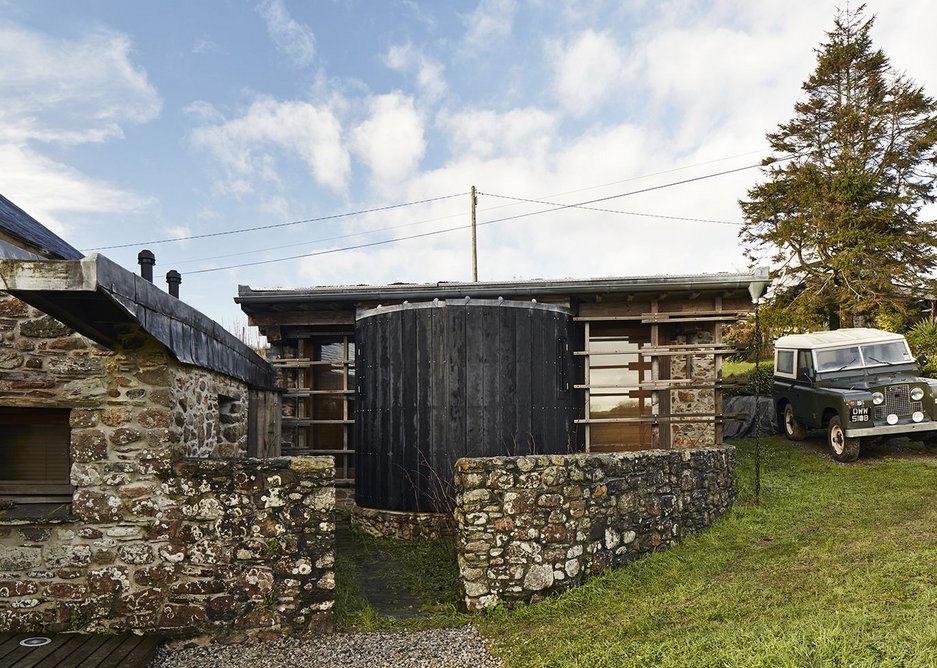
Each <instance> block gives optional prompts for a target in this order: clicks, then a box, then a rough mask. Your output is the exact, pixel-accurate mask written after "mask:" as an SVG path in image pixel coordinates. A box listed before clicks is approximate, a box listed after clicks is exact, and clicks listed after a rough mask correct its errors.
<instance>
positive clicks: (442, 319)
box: [420, 307, 450, 499]
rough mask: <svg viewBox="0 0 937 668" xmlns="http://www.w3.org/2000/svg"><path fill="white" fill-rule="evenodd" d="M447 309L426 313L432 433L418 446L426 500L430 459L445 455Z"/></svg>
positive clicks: (447, 379)
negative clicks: (430, 353)
mask: <svg viewBox="0 0 937 668" xmlns="http://www.w3.org/2000/svg"><path fill="white" fill-rule="evenodd" d="M448 311H449V309H448V308H439V307H434V308H430V309H429V318H430V321H431V323H432V327H433V331H432V334H433V340H432V343H431V345H432V347H433V364H432V376H431V379H432V385H433V386H432V393H431V395H430V404H429V406H424V408H427V409H428V410H429V411H430V413H431V414H432V416H431V418H430V421H431V423H432V431H431V433H430V437H429V439H428V440H426V441H423V442H422V443H421V444H420V446H421V447H422V448H425V449H424V450H423V451H422V454H423V456H422V458H421V459H420V479H421V480H423V481H425V482H424V487H423V490H424V494H426V495H427V499H428V498H429V489H430V485H431V484H432V481H433V480H434V479H435V478H434V477H433V469H432V467H431V466H430V457H432V456H433V453H434V452H436V451H445V449H446V447H447V444H448V443H449V430H450V422H449V410H448V406H449V326H448V325H449V318H448Z"/></svg>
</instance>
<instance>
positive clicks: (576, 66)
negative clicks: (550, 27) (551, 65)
mask: <svg viewBox="0 0 937 668" xmlns="http://www.w3.org/2000/svg"><path fill="white" fill-rule="evenodd" d="M548 51H549V52H550V53H551V55H552V56H553V57H554V59H555V62H556V69H555V73H554V80H553V85H554V88H555V89H556V92H557V93H558V94H559V96H560V101H561V103H562V104H563V107H565V108H566V109H567V110H568V111H569V112H571V113H573V114H575V115H582V114H585V113H587V112H588V111H590V110H591V109H592V108H593V107H594V106H595V105H597V104H599V103H601V102H602V101H603V100H604V99H605V98H606V97H608V96H609V95H610V94H611V93H612V92H613V91H614V89H615V87H616V86H620V85H621V83H622V81H623V79H624V75H625V69H626V65H625V61H624V59H623V57H622V54H621V51H620V49H619V47H618V45H617V44H616V43H615V41H614V40H613V39H612V37H611V36H610V35H609V34H608V33H604V32H595V31H594V30H591V29H589V30H584V31H582V32H581V33H579V35H577V36H576V37H575V38H573V39H571V40H569V41H568V42H566V43H562V44H557V43H553V44H551V45H549V47H548Z"/></svg>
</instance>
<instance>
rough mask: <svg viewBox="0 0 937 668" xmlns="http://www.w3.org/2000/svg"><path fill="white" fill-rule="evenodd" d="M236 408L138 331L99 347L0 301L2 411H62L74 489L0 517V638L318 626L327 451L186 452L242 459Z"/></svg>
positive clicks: (227, 393)
mask: <svg viewBox="0 0 937 668" xmlns="http://www.w3.org/2000/svg"><path fill="white" fill-rule="evenodd" d="M247 404H248V388H247V386H246V384H244V383H242V382H240V381H237V380H233V379H231V378H228V377H226V376H223V375H221V374H218V373H215V372H212V371H207V370H204V369H201V368H199V367H194V366H189V365H185V364H182V363H180V362H179V361H177V360H176V359H175V358H173V357H172V356H171V355H169V354H168V353H167V351H166V349H165V348H163V347H162V346H161V345H159V344H158V343H156V342H155V341H154V340H153V339H152V338H151V337H149V336H148V335H147V334H145V333H143V332H141V331H140V330H139V329H135V328H133V327H129V326H128V329H127V333H126V336H125V337H124V339H123V340H122V341H121V345H120V346H118V347H117V348H116V350H110V349H107V348H104V347H102V346H99V345H97V344H96V343H94V342H93V341H91V340H89V339H87V338H85V337H83V336H80V335H79V334H76V333H74V332H72V331H70V330H69V329H68V328H67V327H65V326H64V325H62V324H61V323H59V322H58V321H56V320H54V319H52V318H51V317H49V316H47V315H45V314H43V313H42V312H40V311H38V310H36V309H34V308H31V307H29V306H27V305H26V304H24V303H23V302H21V301H19V300H17V299H14V298H12V297H10V296H8V295H4V294H3V293H0V406H4V407H14V408H56V409H68V411H69V418H68V421H69V428H70V447H69V458H70V482H71V485H73V487H74V491H73V494H72V497H71V503H70V504H67V505H65V506H64V507H62V506H60V507H58V508H53V509H52V512H53V515H51V516H45V517H44V516H42V515H41V514H40V513H45V512H47V511H49V508H48V507H45V508H43V507H42V506H32V505H19V506H16V507H14V508H13V509H7V510H0V630H23V631H36V630H50V631H54V630H61V629H76V630H115V631H116V630H120V629H126V628H132V629H141V630H153V629H163V630H167V631H169V630H175V631H178V632H180V633H187V634H197V633H207V632H211V633H216V634H219V635H221V636H237V635H239V634H242V633H245V632H248V631H250V632H257V631H258V630H264V629H270V630H277V629H289V630H295V629H299V630H302V629H306V628H311V629H317V628H327V627H329V626H330V625H331V619H332V613H331V605H332V599H333V598H334V596H333V591H332V590H333V587H334V575H333V571H332V568H333V560H334V556H333V552H332V542H333V540H334V526H333V524H332V522H333V520H332V512H333V507H334V485H333V478H334V468H333V465H332V460H331V458H312V459H306V458H301V459H295V460H288V459H282V460H279V459H278V460H267V461H251V460H240V459H226V460H223V461H216V460H186V459H185V458H186V457H193V456H197V457H213V458H219V457H232V456H240V455H243V454H245V453H246V450H247V428H248V407H247ZM37 511H39V512H37ZM63 511H64V512H63Z"/></svg>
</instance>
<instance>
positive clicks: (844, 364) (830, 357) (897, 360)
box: [814, 341, 914, 373]
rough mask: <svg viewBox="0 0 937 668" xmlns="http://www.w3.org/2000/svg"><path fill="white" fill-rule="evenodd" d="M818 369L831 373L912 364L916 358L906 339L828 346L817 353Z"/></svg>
mask: <svg viewBox="0 0 937 668" xmlns="http://www.w3.org/2000/svg"><path fill="white" fill-rule="evenodd" d="M814 354H815V355H816V361H817V371H818V372H819V373H829V372H835V371H848V370H850V369H861V368H869V367H881V366H891V365H893V364H911V363H912V362H913V361H914V359H913V358H912V357H911V351H910V350H908V344H907V343H905V342H904V341H886V342H884V343H868V344H865V345H862V346H843V347H842V348H827V349H825V350H817V351H816V352H815V353H814Z"/></svg>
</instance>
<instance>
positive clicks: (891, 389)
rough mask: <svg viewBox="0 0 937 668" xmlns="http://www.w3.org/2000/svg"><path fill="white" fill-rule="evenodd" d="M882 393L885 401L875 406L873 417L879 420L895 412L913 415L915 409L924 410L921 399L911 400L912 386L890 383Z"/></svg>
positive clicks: (902, 415) (898, 414)
mask: <svg viewBox="0 0 937 668" xmlns="http://www.w3.org/2000/svg"><path fill="white" fill-rule="evenodd" d="M882 393H883V394H884V395H885V403H884V404H882V405H881V406H876V407H875V415H874V417H873V419H874V420H875V421H876V422H878V421H880V420H884V419H885V416H886V415H890V414H891V413H894V414H895V415H897V416H898V417H905V416H908V415H911V413H913V412H915V411H920V410H923V404H922V402H920V401H911V396H910V388H909V387H908V386H907V385H889V386H888V387H886V388H885V389H884V390H882Z"/></svg>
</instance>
